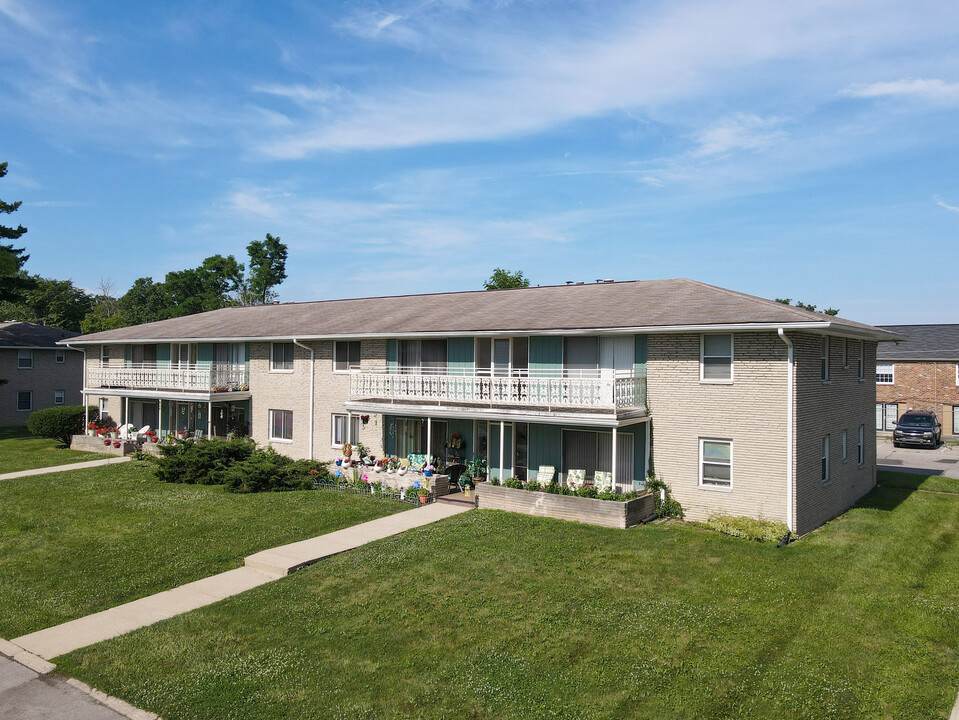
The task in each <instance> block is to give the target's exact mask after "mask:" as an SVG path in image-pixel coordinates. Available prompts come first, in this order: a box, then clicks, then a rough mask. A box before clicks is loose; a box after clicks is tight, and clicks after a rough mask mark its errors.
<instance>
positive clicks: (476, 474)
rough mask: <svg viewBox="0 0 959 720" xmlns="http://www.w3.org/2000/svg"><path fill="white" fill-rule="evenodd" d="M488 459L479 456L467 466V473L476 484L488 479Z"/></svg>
mask: <svg viewBox="0 0 959 720" xmlns="http://www.w3.org/2000/svg"><path fill="white" fill-rule="evenodd" d="M486 472H487V468H486V458H484V457H483V456H482V455H477V456H476V457H474V458H473V459H472V460H470V461H469V462H468V463H467V464H466V473H467V475H469V476H470V477H471V478H473V482H474V483H478V482H483V481H484V480H485V479H486Z"/></svg>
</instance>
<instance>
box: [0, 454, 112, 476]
mask: <svg viewBox="0 0 959 720" xmlns="http://www.w3.org/2000/svg"><path fill="white" fill-rule="evenodd" d="M129 461H130V458H129V457H112V458H106V459H105V460H88V461H86V462H76V463H66V464H64V465H51V466H50V467H42V468H34V469H33V470H18V471H17V472H10V473H4V474H3V475H0V480H13V479H15V478H22V477H30V476H31V475H47V474H48V473H56V472H67V471H68V470H86V469H87V468H95V467H100V466H101V465H113V464H114V463H122V462H129Z"/></svg>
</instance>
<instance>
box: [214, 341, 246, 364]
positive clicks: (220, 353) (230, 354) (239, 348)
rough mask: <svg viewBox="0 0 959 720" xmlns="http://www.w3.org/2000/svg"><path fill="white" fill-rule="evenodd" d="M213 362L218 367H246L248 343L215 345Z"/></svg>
mask: <svg viewBox="0 0 959 720" xmlns="http://www.w3.org/2000/svg"><path fill="white" fill-rule="evenodd" d="M213 361H214V362H215V363H217V364H218V365H234V366H235V365H245V364H246V343H215V344H214V345H213Z"/></svg>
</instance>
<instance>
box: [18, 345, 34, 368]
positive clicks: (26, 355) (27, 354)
mask: <svg viewBox="0 0 959 720" xmlns="http://www.w3.org/2000/svg"><path fill="white" fill-rule="evenodd" d="M17 367H18V368H20V369H21V370H32V369H33V350H17Z"/></svg>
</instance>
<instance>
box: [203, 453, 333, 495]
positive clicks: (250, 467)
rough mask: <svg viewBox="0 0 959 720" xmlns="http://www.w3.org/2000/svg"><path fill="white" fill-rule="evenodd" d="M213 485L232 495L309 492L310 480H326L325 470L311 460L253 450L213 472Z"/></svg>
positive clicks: (311, 483)
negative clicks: (291, 491) (242, 457)
mask: <svg viewBox="0 0 959 720" xmlns="http://www.w3.org/2000/svg"><path fill="white" fill-rule="evenodd" d="M213 475H214V477H215V478H216V479H217V482H219V483H222V484H224V485H226V489H227V490H229V491H230V492H235V493H255V492H283V491H285V490H311V489H313V483H314V481H321V480H322V479H324V478H328V477H329V473H328V472H327V471H326V468H325V467H324V466H323V465H321V464H320V463H318V462H313V461H311V460H293V459H292V458H288V457H287V456H286V455H280V454H279V453H277V452H276V451H275V450H274V449H273V448H267V449H266V450H255V451H254V452H253V453H252V454H251V455H250V457H248V458H247V459H246V460H243V461H242V462H237V463H234V464H233V465H232V466H230V467H228V468H226V469H224V470H219V471H216V472H214V474H213Z"/></svg>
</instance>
